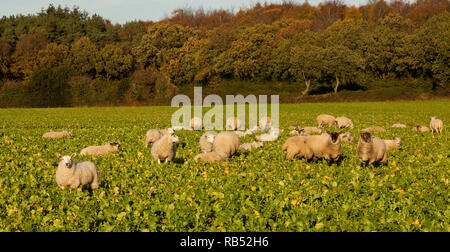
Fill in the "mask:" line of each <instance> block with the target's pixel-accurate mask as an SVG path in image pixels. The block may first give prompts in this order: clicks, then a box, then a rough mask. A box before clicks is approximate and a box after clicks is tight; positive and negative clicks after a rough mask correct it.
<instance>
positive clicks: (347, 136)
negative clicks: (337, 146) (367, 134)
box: [339, 132, 355, 143]
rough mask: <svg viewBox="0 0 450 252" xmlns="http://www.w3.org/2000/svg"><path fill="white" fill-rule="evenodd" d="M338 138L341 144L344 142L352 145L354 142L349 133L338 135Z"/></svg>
mask: <svg viewBox="0 0 450 252" xmlns="http://www.w3.org/2000/svg"><path fill="white" fill-rule="evenodd" d="M339 137H340V138H341V141H342V142H343V143H345V142H349V143H354V142H355V137H354V136H353V134H352V133H350V132H346V133H342V134H340V135H339Z"/></svg>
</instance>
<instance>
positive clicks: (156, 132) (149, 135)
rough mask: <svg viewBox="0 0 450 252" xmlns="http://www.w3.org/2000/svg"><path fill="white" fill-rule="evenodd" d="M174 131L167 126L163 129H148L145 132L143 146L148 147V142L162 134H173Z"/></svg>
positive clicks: (155, 139)
mask: <svg viewBox="0 0 450 252" xmlns="http://www.w3.org/2000/svg"><path fill="white" fill-rule="evenodd" d="M174 133H175V132H174V130H173V129H172V128H167V129H163V130H158V129H150V130H148V131H147V133H145V142H144V145H145V147H148V144H153V143H154V142H156V141H158V140H159V139H160V138H161V137H162V136H164V135H173V134H174Z"/></svg>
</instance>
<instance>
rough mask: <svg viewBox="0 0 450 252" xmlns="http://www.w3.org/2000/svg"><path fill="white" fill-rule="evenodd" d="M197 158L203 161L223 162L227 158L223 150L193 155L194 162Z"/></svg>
mask: <svg viewBox="0 0 450 252" xmlns="http://www.w3.org/2000/svg"><path fill="white" fill-rule="evenodd" d="M199 159H201V160H203V161H204V162H223V161H226V160H227V156H226V155H225V154H224V153H223V152H208V153H202V154H198V155H197V156H195V157H194V161H195V162H198V160H199Z"/></svg>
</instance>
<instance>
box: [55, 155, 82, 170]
mask: <svg viewBox="0 0 450 252" xmlns="http://www.w3.org/2000/svg"><path fill="white" fill-rule="evenodd" d="M56 155H57V156H58V158H59V159H61V161H63V162H64V164H65V165H66V167H67V168H72V166H73V160H72V159H73V158H74V157H76V155H77V154H76V153H73V154H72V155H70V156H61V155H59V154H56Z"/></svg>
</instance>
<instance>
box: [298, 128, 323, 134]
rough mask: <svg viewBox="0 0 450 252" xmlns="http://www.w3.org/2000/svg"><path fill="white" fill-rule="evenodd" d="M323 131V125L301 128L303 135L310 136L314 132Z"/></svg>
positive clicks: (300, 131)
mask: <svg viewBox="0 0 450 252" xmlns="http://www.w3.org/2000/svg"><path fill="white" fill-rule="evenodd" d="M322 132H323V128H322V126H319V127H304V128H300V129H299V133H300V135H301V136H308V135H311V134H314V133H318V134H320V133H322Z"/></svg>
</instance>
